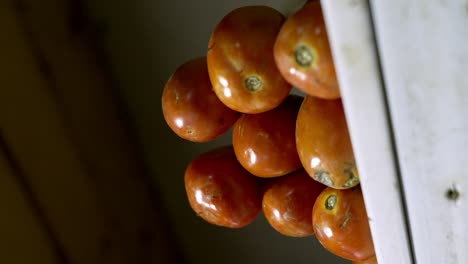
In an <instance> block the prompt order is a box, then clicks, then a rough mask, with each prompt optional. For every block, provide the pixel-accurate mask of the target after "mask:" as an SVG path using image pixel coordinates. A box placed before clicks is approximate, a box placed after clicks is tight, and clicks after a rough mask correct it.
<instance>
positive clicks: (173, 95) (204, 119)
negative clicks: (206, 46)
mask: <svg viewBox="0 0 468 264" xmlns="http://www.w3.org/2000/svg"><path fill="white" fill-rule="evenodd" d="M162 110H163V115H164V119H165V120H166V123H167V124H168V125H169V127H170V128H171V129H172V130H173V131H174V132H175V133H176V134H177V135H179V136H180V137H182V138H184V139H187V140H190V141H194V142H206V141H210V140H213V139H215V138H216V137H218V136H219V135H221V134H223V133H224V132H226V131H227V130H228V129H229V128H230V127H231V126H232V125H233V124H234V122H235V121H236V120H237V118H238V117H239V115H240V113H238V112H236V111H233V110H232V109H230V108H228V107H226V106H225V105H224V104H223V103H222V102H221V101H220V100H219V99H218V97H217V96H216V94H215V93H214V92H213V91H212V86H211V83H210V79H209V77H208V68H207V65H206V57H202V58H197V59H193V60H190V61H188V62H186V63H184V64H183V65H181V66H180V67H179V68H177V70H176V71H175V72H174V73H173V74H172V76H171V77H170V78H169V80H168V81H167V83H166V86H165V87H164V91H163V95H162Z"/></svg>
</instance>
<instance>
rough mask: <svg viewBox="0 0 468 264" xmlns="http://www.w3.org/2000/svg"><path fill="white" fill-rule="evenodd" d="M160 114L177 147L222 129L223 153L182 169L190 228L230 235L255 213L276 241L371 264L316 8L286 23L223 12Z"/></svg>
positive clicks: (261, 12) (269, 13) (254, 9)
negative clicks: (315, 243)
mask: <svg viewBox="0 0 468 264" xmlns="http://www.w3.org/2000/svg"><path fill="white" fill-rule="evenodd" d="M293 87H296V88H297V89H299V90H301V91H302V92H303V94H305V97H302V96H297V95H293V94H292V93H291V89H292V88H293ZM162 108H163V113H164V117H165V120H166V122H167V123H168V125H169V126H170V128H171V129H172V130H173V131H174V132H175V133H176V134H177V135H179V136H180V137H182V138H184V139H186V140H189V141H193V142H207V141H211V140H214V139H215V138H217V137H218V136H220V135H221V134H223V133H225V132H226V131H228V130H229V129H230V128H231V127H232V129H233V137H232V145H230V146H224V147H219V148H216V149H213V150H211V151H208V152H206V153H204V154H202V155H200V156H198V157H197V158H195V159H194V160H193V161H192V162H191V163H190V164H189V165H188V167H187V169H186V172H185V188H186V191H187V196H188V200H189V202H190V205H191V206H192V208H193V210H194V211H195V212H196V213H197V214H198V215H199V216H200V217H202V218H203V219H205V220H206V221H207V222H209V223H211V224H214V225H219V226H225V227H230V228H240V227H243V226H246V225H248V224H249V223H251V222H252V221H253V220H254V219H255V218H256V216H257V215H258V214H259V212H260V211H263V213H264V214H265V216H266V218H267V220H268V222H269V223H270V224H271V226H272V227H273V228H274V229H276V230H277V231H278V232H280V233H282V234H284V235H286V236H294V237H305V236H311V235H314V234H315V236H316V237H317V239H318V240H319V241H320V243H321V244H322V245H323V246H324V247H325V248H326V249H328V250H329V251H331V252H332V253H334V254H336V255H338V256H341V257H343V258H346V259H349V260H352V261H355V263H376V259H375V253H374V247H373V243H372V238H371V234H370V230H369V224H368V218H367V214H366V210H365V207H364V201H363V198H362V193H361V190H360V187H359V174H358V170H357V168H356V163H355V160H354V155H353V150H352V146H351V142H350V138H349V135H348V128H347V125H346V120H345V115H344V112H343V106H342V103H341V100H340V90H339V86H338V82H337V78H336V74H335V69H334V64H333V59H332V55H331V51H330V46H329V42H328V37H327V32H326V28H325V24H324V18H323V15H322V10H321V7H320V3H319V1H309V2H308V3H307V4H306V5H305V6H303V7H302V8H301V9H300V10H299V11H298V12H296V13H295V14H293V15H292V16H290V17H288V18H285V17H284V16H283V15H282V14H281V13H280V12H278V11H277V10H275V9H273V8H270V7H266V6H246V7H241V8H238V9H235V10H233V11H231V12H230V13H229V14H227V15H226V16H225V17H224V18H223V19H222V20H221V21H220V23H219V24H218V25H217V26H216V27H215V29H214V31H213V33H212V35H211V38H210V40H209V43H208V51H207V55H206V57H202V58H197V59H193V60H190V61H188V62H186V63H184V64H183V65H181V66H180V67H179V68H178V69H177V70H176V71H175V72H174V73H173V75H172V76H171V77H170V78H169V80H168V82H167V84H166V86H165V89H164V92H163V96H162Z"/></svg>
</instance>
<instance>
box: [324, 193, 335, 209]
mask: <svg viewBox="0 0 468 264" xmlns="http://www.w3.org/2000/svg"><path fill="white" fill-rule="evenodd" d="M337 200H338V198H337V197H336V195H334V194H332V195H330V196H328V198H327V200H325V208H326V209H327V210H333V208H335V206H336V201H337Z"/></svg>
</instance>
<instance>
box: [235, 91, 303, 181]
mask: <svg viewBox="0 0 468 264" xmlns="http://www.w3.org/2000/svg"><path fill="white" fill-rule="evenodd" d="M302 100H303V98H302V97H299V96H296V95H290V96H288V97H287V98H286V100H285V101H284V102H283V103H282V104H280V105H279V106H278V107H276V108H274V109H272V110H270V111H267V112H263V113H260V114H243V115H242V116H241V117H240V118H239V119H238V120H237V122H236V123H235V124H234V127H233V134H232V142H233V146H234V150H235V153H236V156H237V159H238V160H239V162H240V163H241V165H242V166H243V167H244V168H245V169H247V170H248V171H249V172H250V173H252V174H254V175H256V176H258V177H263V178H270V177H278V176H282V175H286V174H288V173H290V172H293V171H295V170H297V169H299V168H301V167H302V165H301V161H300V160H299V156H298V154H297V149H296V138H295V130H296V118H297V114H298V112H299V108H300V107H301V103H302Z"/></svg>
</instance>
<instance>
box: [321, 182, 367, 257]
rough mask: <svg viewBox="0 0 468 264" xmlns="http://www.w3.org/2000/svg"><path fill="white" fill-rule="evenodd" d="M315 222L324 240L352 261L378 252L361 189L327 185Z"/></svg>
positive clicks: (331, 249) (332, 250)
mask: <svg viewBox="0 0 468 264" xmlns="http://www.w3.org/2000/svg"><path fill="white" fill-rule="evenodd" d="M312 221H313V226H314V232H315V236H316V237H317V239H318V240H319V241H320V243H321V244H322V245H323V246H324V247H325V248H326V249H328V250H329V251H330V252H332V253H333V254H335V255H337V256H340V257H342V258H346V259H349V260H352V261H358V260H367V259H369V258H371V257H372V256H374V255H375V252H374V245H373V242H372V236H371V232H370V228H369V222H368V217H367V213H366V208H365V206H364V200H363V197H362V193H361V189H360V188H359V187H355V188H352V189H347V190H337V189H333V188H330V187H328V188H326V189H325V190H323V192H322V193H321V194H320V195H319V197H318V198H317V200H316V201H315V205H314V209H313V213H312Z"/></svg>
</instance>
